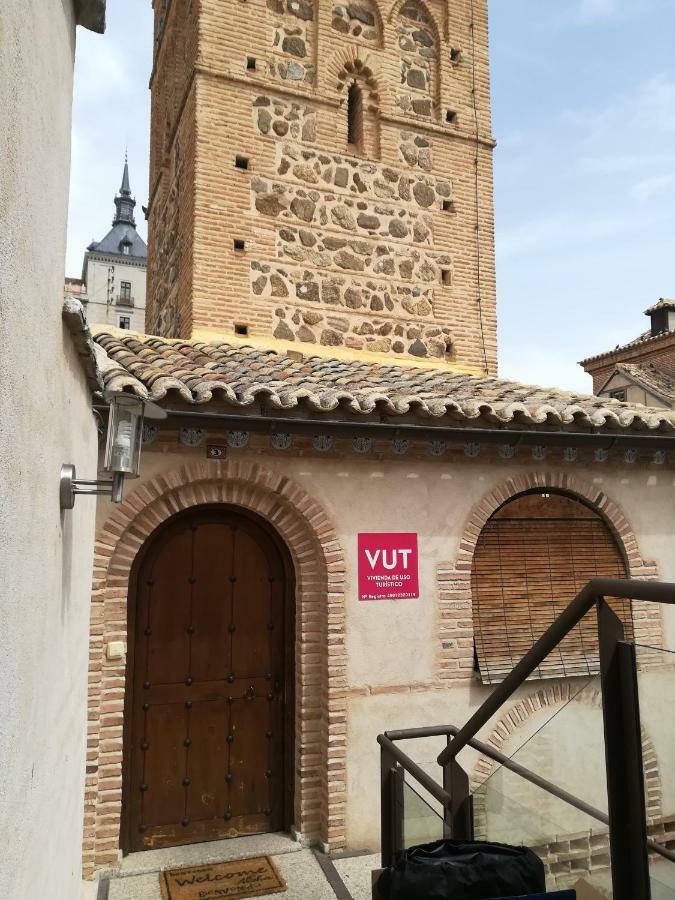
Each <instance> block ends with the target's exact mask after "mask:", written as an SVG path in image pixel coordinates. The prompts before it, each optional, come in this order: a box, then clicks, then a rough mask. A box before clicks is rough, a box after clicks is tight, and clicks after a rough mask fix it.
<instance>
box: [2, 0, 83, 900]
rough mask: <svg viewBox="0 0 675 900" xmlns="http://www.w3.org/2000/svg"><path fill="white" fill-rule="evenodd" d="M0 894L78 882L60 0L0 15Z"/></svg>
mask: <svg viewBox="0 0 675 900" xmlns="http://www.w3.org/2000/svg"><path fill="white" fill-rule="evenodd" d="M0 45H1V46H2V52H1V53H0V109H2V116H3V127H2V129H0V159H1V160H2V165H0V221H2V223H3V225H2V231H1V232H0V347H2V352H1V353H0V385H1V391H0V547H2V553H1V554H0V618H1V621H2V625H1V627H0V684H1V685H2V715H1V716H0V846H1V847H2V857H1V859H0V897H2V898H8V900H9V898H12V900H24V898H25V900H28V898H30V897H49V898H50V900H73V898H76V897H78V896H79V891H80V878H81V865H80V860H81V837H82V804H83V794H84V787H83V785H84V765H85V744H86V737H85V726H86V686H87V675H86V664H87V645H88V623H89V597H90V589H91V557H92V539H93V519H94V503H93V501H91V500H89V501H87V500H84V499H83V498H80V499H79V500H78V503H77V505H76V508H75V509H74V510H73V511H72V512H67V513H63V514H62V513H61V512H60V509H59V498H58V481H59V469H60V466H61V464H62V463H64V462H72V463H74V464H76V465H77V468H78V470H79V472H80V473H81V474H82V475H89V476H90V477H91V475H92V474H93V473H94V471H95V467H96V431H95V427H94V424H93V418H92V414H91V409H90V400H89V391H88V389H87V387H86V383H85V380H84V376H83V373H82V370H81V366H80V363H79V361H78V359H77V356H76V354H75V351H74V348H73V346H72V339H71V336H70V334H69V333H67V332H66V331H65V330H64V327H63V325H62V322H61V307H62V302H63V274H64V257H65V244H66V216H67V203H68V178H69V168H70V128H71V102H72V70H73V53H74V49H75V26H74V19H73V10H72V3H71V0H47V2H45V0H3V2H2V11H1V13H0Z"/></svg>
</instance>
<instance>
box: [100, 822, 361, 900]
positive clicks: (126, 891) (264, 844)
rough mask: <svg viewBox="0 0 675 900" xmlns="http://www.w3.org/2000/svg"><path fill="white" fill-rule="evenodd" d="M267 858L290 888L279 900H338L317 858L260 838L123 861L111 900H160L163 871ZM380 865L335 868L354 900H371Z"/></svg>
mask: <svg viewBox="0 0 675 900" xmlns="http://www.w3.org/2000/svg"><path fill="white" fill-rule="evenodd" d="M263 855H267V856H271V858H272V859H273V860H274V863H275V865H276V866H277V868H278V870H279V872H280V874H281V876H282V878H283V879H284V881H285V882H286V884H287V885H288V890H287V891H286V892H284V893H283V894H279V895H274V896H279V897H280V898H282V897H283V898H284V900H336V893H335V891H334V890H333V888H332V887H331V885H330V883H329V882H328V880H327V878H326V876H325V874H324V872H323V871H322V869H321V866H320V865H319V863H318V862H317V860H316V857H315V856H314V853H313V852H312V851H311V850H308V849H306V848H303V847H302V846H301V845H300V844H298V843H296V842H295V841H293V840H292V838H290V837H289V836H288V835H285V834H266V835H256V836H253V837H243V838H237V839H236V840H229V841H213V842H211V843H208V844H192V845H190V846H186V847H173V848H171V849H168V850H148V851H146V852H145V853H132V854H130V855H129V856H127V857H125V858H124V861H123V862H122V867H121V870H120V873H119V875H118V876H116V877H114V878H111V880H110V883H109V888H108V900H161V896H162V895H161V891H160V887H159V873H160V872H161V871H162V870H163V869H167V868H179V867H182V866H193V865H203V864H206V863H209V862H224V861H227V860H229V859H245V858H247V857H251V856H263ZM377 866H379V855H377V856H370V855H368V856H357V857H354V858H352V859H339V860H336V861H335V867H336V869H337V871H338V873H339V874H340V877H341V878H342V879H343V881H344V883H345V885H346V887H347V888H348V890H349V892H350V893H351V895H352V898H353V900H370V897H371V890H370V877H371V876H370V872H371V869H373V868H375V867H377ZM268 896H269V895H268Z"/></svg>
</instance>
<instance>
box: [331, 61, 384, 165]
mask: <svg viewBox="0 0 675 900" xmlns="http://www.w3.org/2000/svg"><path fill="white" fill-rule="evenodd" d="M338 94H339V95H340V96H341V109H342V110H343V114H344V115H343V121H342V123H341V124H340V126H339V130H338V134H339V135H340V136H342V135H344V137H343V146H344V148H345V152H347V153H349V154H352V155H354V156H364V157H366V158H368V159H379V157H380V95H379V90H378V85H377V81H376V79H375V76H374V74H373V71H372V69H371V68H370V67H369V66H368V65H366V64H365V63H364V62H363V61H362V60H360V59H358V58H356V59H350V60H347V61H346V62H345V64H344V66H343V68H342V71H341V72H340V74H339V75H338Z"/></svg>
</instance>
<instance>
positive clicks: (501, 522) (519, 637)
mask: <svg viewBox="0 0 675 900" xmlns="http://www.w3.org/2000/svg"><path fill="white" fill-rule="evenodd" d="M596 576H604V577H607V578H626V577H627V570H626V564H625V562H624V558H623V554H622V552H621V549H620V547H619V545H618V543H617V541H616V538H615V537H614V534H613V533H612V532H611V531H610V529H609V526H608V525H607V524H606V522H605V520H604V519H603V518H602V517H601V516H600V515H599V514H598V513H597V512H595V510H593V509H591V508H590V507H589V506H586V504H585V503H582V502H581V501H579V500H576V499H574V498H572V497H568V496H566V495H564V494H554V493H548V492H538V493H529V494H523V495H520V496H519V497H516V498H514V499H513V500H510V501H508V502H507V503H505V504H504V505H503V506H502V507H501V508H500V509H499V510H497V512H496V513H495V514H494V515H493V516H492V517H491V518H490V519H489V520H488V521H487V523H486V524H485V526H484V528H483V530H482V532H481V534H480V537H479V538H478V542H477V544H476V551H475V554H474V559H473V567H472V572H471V588H472V599H473V624H474V636H475V637H474V639H475V649H476V659H477V663H478V669H479V671H480V676H481V680H482V681H483V682H484V683H486V684H493V683H495V682H498V681H502V680H503V678H504V677H505V676H506V675H508V673H509V672H510V671H511V669H512V668H513V667H514V666H515V664H516V663H517V662H519V660H520V659H521V658H522V657H523V656H524V655H525V653H526V652H527V651H528V650H529V649H530V647H531V646H532V644H534V642H535V641H536V640H537V639H538V638H539V637H541V635H542V634H543V633H544V631H545V630H546V629H547V628H548V626H549V625H551V624H552V623H553V622H554V621H555V619H557V617H558V616H559V615H560V613H561V612H562V611H563V610H564V609H565V607H566V606H568V605H569V603H570V602H571V601H572V600H573V599H574V597H575V596H576V594H577V593H578V592H579V590H580V589H581V588H582V587H584V585H585V584H586V583H587V582H588V581H589V580H590V579H591V578H594V577H596ZM609 602H610V605H611V606H612V607H613V609H614V611H615V612H616V613H617V615H618V616H619V617H620V618H621V620H622V621H623V623H624V626H625V627H626V632H627V635H632V619H631V610H630V603H629V602H628V601H620V600H616V601H609ZM598 671H599V661H598V635H597V622H596V615H595V612H594V611H591V612H590V613H589V614H588V615H586V616H585V617H584V618H583V619H582V621H581V622H580V623H579V625H577V626H576V627H575V628H574V629H573V630H572V631H571V632H570V634H569V635H568V636H567V637H566V638H565V639H564V640H563V642H562V643H561V644H560V645H559V646H558V647H557V648H556V650H554V651H553V652H552V653H551V654H550V655H549V657H548V658H547V659H546V660H544V662H543V663H542V664H541V666H540V667H539V669H538V670H537V672H536V673H535V674H536V675H538V676H539V677H540V678H558V677H562V676H569V675H589V674H595V673H597V672H598Z"/></svg>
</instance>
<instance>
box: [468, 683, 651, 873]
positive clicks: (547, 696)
mask: <svg viewBox="0 0 675 900" xmlns="http://www.w3.org/2000/svg"><path fill="white" fill-rule="evenodd" d="M577 691H578V686H575V685H572V684H571V683H570V682H565V683H562V684H560V683H559V684H555V685H551V684H549V685H548V686H546V687H544V688H542V689H540V690H538V691H535V692H533V693H531V694H528V695H527V696H526V697H523V699H522V700H519V701H518V702H517V703H515V704H514V705H513V706H512V707H511V708H510V709H509V710H508V711H507V712H506V713H505V714H504V715H503V716H502V717H501V718H500V719H499V721H498V722H497V723H496V724H495V726H494V728H493V730H492V732H491V734H490V737H489V738H488V739H487V741H486V743H488V744H491V745H492V746H493V747H494V748H495V749H496V750H499V751H501V752H506V751H504V749H503V747H504V743H505V742H506V741H507V740H508V739H509V738H511V737H512V736H513V735H516V734H517V733H518V730H519V729H520V728H521V727H522V726H523V724H524V723H525V722H526V721H527V720H528V719H529V718H530V717H531V716H534V715H536V714H537V713H538V712H539V711H541V710H544V709H545V710H549V711H550V716H553V715H555V714H556V713H557V712H558V711H559V710H560V709H562V708H563V706H564V705H565V704H566V703H567V702H569V701H571V702H574V703H582V704H583V705H585V706H590V707H593V708H595V709H597V710H598V715H602V694H601V692H600V688H599V687H597V688H595V687H594V688H592V689H591V688H588V687H587V688H586V689H585V690H584V691H583V693H582V694H581V695H579V696H577V697H576V699H574V697H575V694H576V693H577ZM641 733H642V759H643V764H644V778H645V798H646V802H647V818H648V819H649V820H653V819H657V818H658V817H659V816H662V815H663V805H662V785H661V774H660V771H659V763H658V758H657V756H656V749H655V747H654V743H653V741H652V739H651V738H650V737H649V735H648V733H647V731H646V730H645V728H644V726H642V729H641ZM516 753H517V751H516ZM507 755H509V756H510V755H512V754H511V753H509V754H507ZM516 761H518V760H517V756H516ZM497 768H498V766H497V763H496V762H495V761H494V760H492V759H490V757H488V756H485V755H483V754H481V755H480V756H479V757H478V760H477V762H476V764H475V766H474V768H473V772H472V773H471V790H472V791H476V790H477V788H479V787H480V785H482V784H484V783H485V782H486V781H487V780H488V778H490V776H491V775H492V774H493V773H494V772H495V770H496V769H497ZM539 774H541V773H539ZM552 780H554V781H555V779H552ZM534 790H537V788H535V789H534ZM572 793H574V791H572ZM582 799H583V798H582ZM486 802H487V796H486V794H485V792H482V791H479V792H478V793H476V794H474V798H473V812H474V825H475V830H476V840H484V839H487V838H488V837H489V835H488V833H487V831H488V827H487V826H488V821H487V805H486ZM593 828H594V829H597V830H598V831H600V832H602V830H603V826H602V824H601V823H599V822H595V821H594V825H593ZM560 838H561V839H563V836H560ZM589 865H590V863H589Z"/></svg>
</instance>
